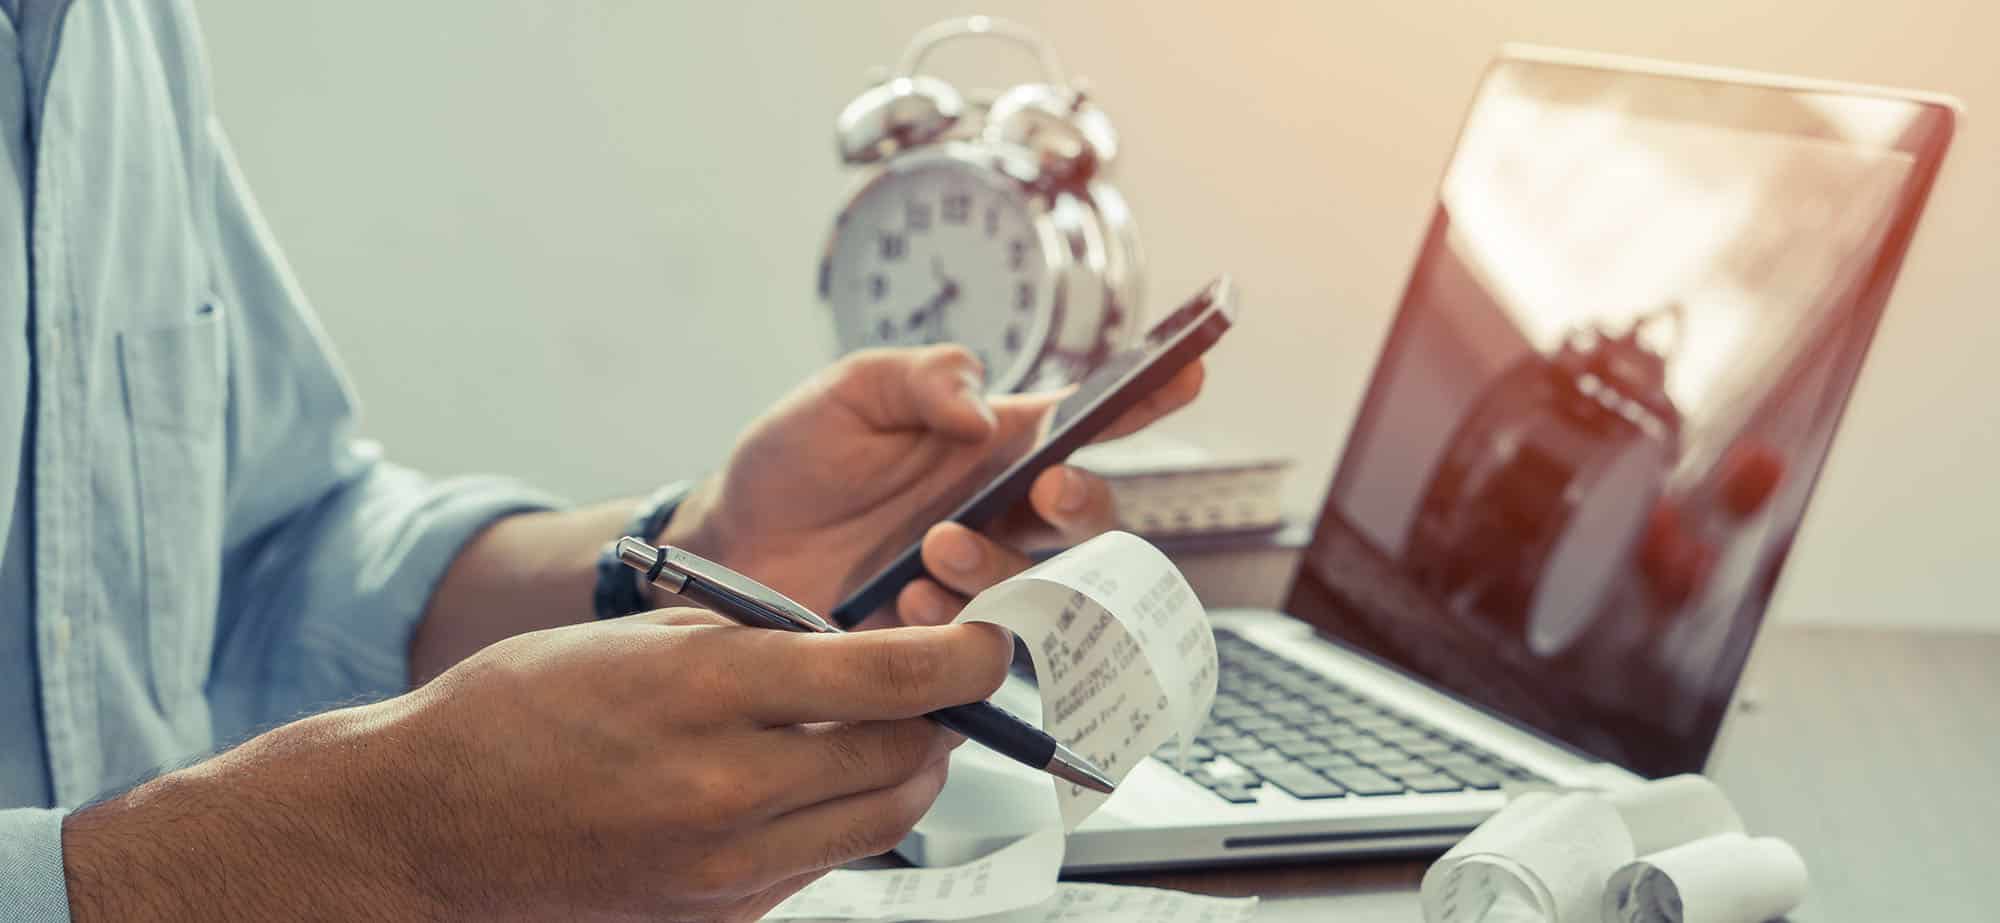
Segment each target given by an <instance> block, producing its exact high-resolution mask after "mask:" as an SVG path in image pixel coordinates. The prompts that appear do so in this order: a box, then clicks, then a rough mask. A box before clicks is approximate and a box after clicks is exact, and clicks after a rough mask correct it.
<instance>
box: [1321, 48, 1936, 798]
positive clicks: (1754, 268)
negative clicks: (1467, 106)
mask: <svg viewBox="0 0 2000 923" xmlns="http://www.w3.org/2000/svg"><path fill="white" fill-rule="evenodd" d="M1950 126H1951V115H1950V112H1949V111H1948V110H1946V109H1944V108H1943V107H1941V106H1938V105H1935V104H1927V103H1920V102H1914V101H1910V100H1906V99H1902V98H1895V97H1888V96H1876V95H1866V94H1860V93H1849V92H1834V91H1828V90H1823V89H1818V90H1806V89H1796V88H1778V87H1772V86H1761V85H1752V84H1749V83H1740V82H1734V81H1731V80H1719V79H1697V78H1693V77H1687V76H1661V75H1656V74H1645V73H1634V72H1631V71H1626V70H1620V69H1607V68H1602V67H1595V66H1583V65H1578V64H1568V63H1554V62H1545V61H1534V60H1526V59H1517V58H1513V57H1510V58H1507V59H1504V60H1502V61H1501V62H1500V63H1498V64H1496V65H1495V67H1494V68H1493V69H1492V70H1491V71H1490V72H1489V73H1488V75H1487V78H1486V80H1485V81H1484V82H1483V84H1482V85H1481V87H1480V90H1479V93H1478V96H1477V98H1476V100H1475V102H1474V104H1473V107H1472V110H1471V112H1470V114H1469V116H1468V117H1467V120H1466V123H1465V126H1464V128H1463V131H1462V134H1461V136H1460V138H1459V144H1458V149H1457V152H1456V154H1455V155H1454V157H1453V159H1452V161H1451V164H1450V165H1449V167H1448V168H1447V170H1446V175H1445V178H1444V181H1443V183H1442V185H1441V187H1440V194H1439V202H1438V206H1437V211H1436V215H1435V217H1434V219H1433V221H1432V223H1431V226H1430V230H1429V232H1428V233H1427V235H1426V237H1425V240H1424V245H1423V250H1422V252H1421V254H1420V255H1419V257H1418V259H1417V263H1416V266H1415V269H1414V270H1413V272H1412V275H1411V279H1410V282H1409V286H1408V289H1407V290H1406V292H1405V294H1404V297H1403V302H1402V306H1401V308H1400V310H1399V312H1398V314H1397V317H1396V320H1395V324H1394V327H1393V330H1392V332H1391V334H1390V337H1389V341H1388V343H1387V345H1386V346H1385V347H1384V350H1383V353H1382V356H1381V358H1380V360H1379V364H1378V365H1377V367H1376V369H1375V372H1374V376H1373V379H1372V381H1371V383H1370V386H1369V389H1368V392H1367V394H1366V397H1365V398H1364V401H1363V405H1362V408H1361V412H1360V415H1359V417H1358V422H1357V423H1356V424H1355V427H1354V429H1353V432H1352V433H1351V435H1350V437H1349V439H1348V442H1347V445H1346V449H1345V453H1344V455H1343V457H1342V460H1341V463H1340V466H1339V468H1338V471H1337V473H1336V474H1335V476H1334V483H1333V486H1332V489H1331V491H1330V492H1329V495H1328V496H1327V499H1326V501H1325V505H1324V508H1323V510H1322V512H1321V515H1320V518H1319V521H1318V524H1317V526H1316V528H1315V531H1314V535H1313V539H1312V543H1311V545H1310V547H1309V548H1308V549H1307V551H1306V553H1305V555H1304V557H1303V561H1302V564H1301V566H1300V568H1299V571H1298V575H1297V577H1296V579H1295V582H1294V585H1293V587H1292V591H1291V594H1290V599H1289V601H1288V603H1287V606H1286V611H1288V612H1289V613H1291V614H1292V615H1294V616H1296V617H1299V618H1302V619H1305V620H1308V621H1310V622H1313V623H1314V624H1316V625H1317V626H1318V627H1319V628H1320V629H1322V630H1323V631H1324V632H1325V633H1326V634H1328V635H1331V636H1332V637H1334V638H1335V639H1336V640H1339V641H1342V642H1344V643H1346V644H1347V645H1349V646H1350V647H1354V648H1358V649H1360V650H1362V651H1364V652H1366V653H1368V654H1371V655H1373V656H1374V657H1376V658H1378V659H1380V660H1384V661H1387V662H1389V663H1391V664H1393V665H1395V666H1397V667H1400V668H1402V669H1403V670H1405V671H1407V672H1410V673H1413V674H1416V675H1418V676H1420V677H1422V678H1424V679H1427V680H1428V681H1430V682H1431V683H1432V684H1433V685H1436V686H1440V687H1442V688H1445V689H1447V690H1450V691H1452V692H1453V693H1455V694H1457V695H1458V696H1459V697H1460V698H1463V699H1466V700H1468V701H1470V702H1472V703H1474V704H1476V705H1480V706H1482V707H1484V708H1485V709H1487V710H1489V711H1492V712H1494V713H1497V714H1499V715H1501V716H1503V717H1506V718H1508V719H1510V720H1512V721H1514V722H1516V723H1518V724H1524V725H1527V726H1529V727H1532V728H1534V729H1536V730H1539V731H1542V732H1544V733H1545V734H1547V735H1549V736H1552V737H1554V738H1556V739H1558V740H1561V741H1563V742H1565V743H1567V744H1569V745H1570V746H1571V747H1573V748H1575V749H1578V750H1581V751H1583V752H1586V753H1588V754H1591V755H1594V756H1596V757H1598V758H1601V759H1605V760H1608V761H1611V762H1615V763H1618V764H1620V765H1623V766H1625V767H1627V768H1629V769H1632V770H1634V771H1637V772H1640V773H1643V774H1647V775H1654V776H1658V775H1665V774H1670V773H1674V772H1682V771H1695V770H1699V769H1700V767H1701V765H1702V763H1703V762H1704V761H1705V759H1706V758H1707V755H1708V752H1709V749H1710V747H1711V745H1712V743H1713V741H1714V738H1715V734H1716V730H1717V728H1718V726H1719V724H1720V721H1721V717H1722V713H1723V710H1724V708H1725V706H1726V704H1727V702H1728V700H1729V697H1730V694H1731V692H1732V690H1733V689H1734V688H1735V685H1736V681H1737V678H1738V676H1739V675H1740V673H1741V671H1742V667H1743V664H1744V660H1745V659H1746V657H1747V655H1748V652H1749V648H1750V642H1751V639H1752V637H1753V636H1754V635H1755V633H1756V629H1757V626H1758V623H1759V621H1760V620H1761V618H1762V616H1763V612H1764V608H1765V605H1766V603H1767V602H1768V600H1769V599H1770V596H1771V591H1772V587H1773V582H1774V581H1775V579H1776V577H1777V574H1778V570H1779V566H1780V565H1781V563H1782V562H1783V560H1784V558H1785V553H1786V551H1787V549H1788V548H1789V546H1790V545H1791V542H1792V539H1793V536H1794V535H1795V533H1796V531H1797V529H1798V527H1799V523H1800V518H1801V516H1802V514H1803V513H1804V510H1805V505H1806V500H1807V497H1808V495H1809V494H1810V493H1811V490H1812V484H1813V481H1814V479H1815V478H1816V476H1817V474H1818V471H1819V469H1820V465H1821V462H1822V460H1823V459H1824V458H1825V456H1826V451H1827V447H1828V445H1829V443H1830V442H1831V441H1832V439H1833V434H1834V429H1835V424H1836V422H1837V420H1838V419H1839V417H1840V414H1841V410H1842V407H1843V405H1844V403H1845V401H1846V399H1847V396H1848V393H1849V390H1850V389H1851V387H1852V385H1853V383H1854V379H1855V376H1856V373H1857V371H1858V369H1859V367H1860V363H1861V359H1862V354H1863V353H1864V352H1865V351H1866V349H1867V346H1868V341H1869V339H1870V336H1871V335H1872V333H1873V330H1874V327H1875V323H1876V319H1877V317H1878V316H1879V314H1880V311H1881V308H1882V305H1883V302H1884V300H1885V298H1886V296H1887V293H1888V290H1889V286H1890V282H1891V279H1892V277H1893V276H1894V273H1895V270H1896V268H1897V266H1898V264H1899V263H1900V261H1901V255H1902V252H1903V250H1904V248H1905V246H1906V245H1907V242H1908V238H1909V235H1910V232H1911V230H1912V229H1913V227H1914V224H1915V219H1916V214H1917V212H1918V211H1919V210H1920V208H1921V204H1922V201H1923V198H1924V196H1925V195H1926V194H1927V192H1928V189H1929V185H1930V181H1931V178H1932V177H1933V176H1934V174H1935V170H1936V165H1937V160H1938V158H1939V156H1940V155H1941V153H1942V150H1943V147H1944V145H1945V144H1946V142H1947V140H1948V136H1949V132H1950Z"/></svg>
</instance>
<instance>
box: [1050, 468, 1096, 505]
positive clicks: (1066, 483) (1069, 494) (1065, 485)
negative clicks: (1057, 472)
mask: <svg viewBox="0 0 2000 923" xmlns="http://www.w3.org/2000/svg"><path fill="white" fill-rule="evenodd" d="M1089 502H1090V482H1089V481H1087V480H1085V479H1084V476H1083V472H1081V471H1078V470H1076V469H1075V468H1064V469H1063V474H1062V491H1061V492H1060V493H1057V494H1056V509H1058V510H1061V511H1062V512H1065V513H1075V512H1078V511H1080V510H1082V509H1083V507H1084V504H1086V503H1089Z"/></svg>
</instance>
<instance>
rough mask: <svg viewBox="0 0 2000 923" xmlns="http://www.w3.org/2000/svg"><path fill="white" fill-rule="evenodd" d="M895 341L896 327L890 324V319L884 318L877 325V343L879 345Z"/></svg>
mask: <svg viewBox="0 0 2000 923" xmlns="http://www.w3.org/2000/svg"><path fill="white" fill-rule="evenodd" d="M895 339H896V325H895V324H892V323H890V322H889V319H888V318H886V317H885V318H882V319H881V320H880V321H879V322H877V323H876V324H875V341H876V342H877V343H888V342H892V341H894V340H895Z"/></svg>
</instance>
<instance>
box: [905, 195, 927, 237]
mask: <svg viewBox="0 0 2000 923" xmlns="http://www.w3.org/2000/svg"><path fill="white" fill-rule="evenodd" d="M903 217H904V220H906V221H908V222H909V225H910V230H911V231H912V232H916V231H928V230H930V229H931V203H929V202H911V203H909V204H907V205H905V206H903Z"/></svg>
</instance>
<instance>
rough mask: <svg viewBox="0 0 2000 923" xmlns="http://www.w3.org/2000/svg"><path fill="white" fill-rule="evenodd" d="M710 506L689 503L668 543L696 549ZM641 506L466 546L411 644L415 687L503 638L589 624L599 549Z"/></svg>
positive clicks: (514, 519) (498, 527)
mask: <svg viewBox="0 0 2000 923" xmlns="http://www.w3.org/2000/svg"><path fill="white" fill-rule="evenodd" d="M707 502H708V500H707V492H706V491H705V490H697V491H695V492H694V493H693V494H691V495H690V496H689V497H688V498H687V499H686V500H685V501H683V502H682V504H681V508H680V510H678V511H676V512H675V514H674V517H673V519H672V520H671V521H670V522H669V523H668V525H667V540H669V541H671V542H673V543H675V544H681V545H683V546H691V545H693V544H695V543H696V541H695V540H693V539H691V538H688V537H686V536H688V535H689V533H690V532H691V531H692V530H693V528H694V526H693V524H694V523H695V522H697V521H699V520H700V519H701V518H702V515H703V510H704V509H705V508H706V505H707ZM637 503H638V501H637V500H617V501H613V502H610V503H603V504H599V505H597V506H592V507H586V508H583V509H576V510H564V511H559V512H543V513H523V514H521V515H518V516H509V517H507V518H505V519H501V520H499V521H497V522H495V523H494V524H493V525H491V526H488V527H487V528H486V529H485V530H484V531H482V532H480V533H479V534H478V535H477V536H475V537H474V538H473V539H472V541H470V542H467V543H466V546H465V550H463V551H461V552H459V555H458V558H457V559H455V560H454V561H452V564H451V567H450V568H448V569H447V570H446V571H445V575H444V579H442V580H441V581H439V583H438V587H437V590H436V591H434V592H433V593H432V594H431V599H430V603H429V605H428V606H426V607H425V609H424V619H423V622H422V623H421V624H419V625H418V626H417V631H416V634H415V635H414V636H413V637H412V638H411V639H410V685H412V686H420V685H423V684H424V683H426V682H429V681H430V679H431V678H432V677H434V676H437V675H438V674H440V673H443V672H444V671H445V670H448V669H450V668H451V667H452V665H453V664H456V663H458V662H459V661H461V660H464V659H465V658H467V657H470V656H472V655H473V654H474V653H475V652H477V651H478V650H479V649H480V648H483V647H485V646H487V645H489V644H492V643H493V642H495V641H498V640H500V639H502V638H511V637H513V636H515V635H518V634H521V633H523V632H529V631H537V630H540V629H543V628H555V627H557V626H560V625H574V624H576V623H578V622H586V621H589V620H590V619H591V618H592V617H593V616H594V615H595V613H593V612H592V611H591V602H590V601H591V595H592V590H593V589H594V588H595V586H596V583H597V555H598V552H599V551H600V550H602V549H603V547H604V544H605V543H606V542H609V541H611V540H612V539H615V538H617V537H618V535H619V531H620V530H622V529H624V528H626V527H627V526H628V525H629V524H630V523H631V519H632V510H633V508H634V506H635V505H636V504H637ZM646 537H647V538H648V539H653V538H657V536H646Z"/></svg>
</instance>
